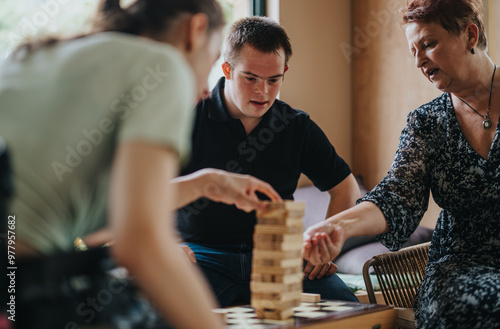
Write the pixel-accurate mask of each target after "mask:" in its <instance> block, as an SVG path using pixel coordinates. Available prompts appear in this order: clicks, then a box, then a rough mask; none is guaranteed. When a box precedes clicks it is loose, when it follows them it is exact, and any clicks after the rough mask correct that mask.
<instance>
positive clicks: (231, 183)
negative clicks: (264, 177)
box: [172, 168, 282, 212]
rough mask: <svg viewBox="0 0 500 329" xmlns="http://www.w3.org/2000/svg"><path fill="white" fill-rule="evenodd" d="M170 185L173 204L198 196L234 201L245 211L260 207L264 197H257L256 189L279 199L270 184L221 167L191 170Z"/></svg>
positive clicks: (269, 196)
mask: <svg viewBox="0 0 500 329" xmlns="http://www.w3.org/2000/svg"><path fill="white" fill-rule="evenodd" d="M172 185H173V186H174V187H175V188H176V189H177V192H178V198H177V202H176V207H177V208H181V207H183V206H185V205H187V204H189V203H191V202H193V201H195V200H197V199H199V198H202V197H205V198H207V199H210V200H212V201H215V202H222V203H225V204H229V205H235V206H236V207H237V208H238V209H241V210H243V211H246V212H250V211H253V210H263V209H265V208H266V206H267V205H266V201H263V200H260V199H259V198H258V196H257V194H256V193H257V192H260V193H262V194H264V195H266V196H267V197H268V198H269V199H271V201H282V199H281V197H280V195H279V194H278V192H276V191H275V190H274V189H273V188H272V186H271V185H269V184H268V183H266V182H263V181H261V180H260V179H257V178H255V177H252V176H250V175H241V174H235V173H231V172H227V171H224V170H219V169H213V168H207V169H201V170H198V171H196V172H194V173H192V174H189V175H185V176H180V177H176V178H175V179H173V180H172Z"/></svg>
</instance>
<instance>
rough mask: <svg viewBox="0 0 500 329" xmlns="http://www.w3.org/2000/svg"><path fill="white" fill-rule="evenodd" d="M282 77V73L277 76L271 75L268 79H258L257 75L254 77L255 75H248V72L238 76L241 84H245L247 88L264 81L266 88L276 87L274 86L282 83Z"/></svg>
mask: <svg viewBox="0 0 500 329" xmlns="http://www.w3.org/2000/svg"><path fill="white" fill-rule="evenodd" d="M284 76H285V74H284V73H283V74H278V75H273V76H272V77H268V78H263V77H259V76H258V75H255V74H253V73H250V72H243V73H241V74H240V77H241V78H242V79H243V82H245V84H246V85H248V86H254V85H256V84H257V83H260V82H262V81H266V82H267V85H268V86H270V87H276V86H279V85H280V84H281V82H283V77H284Z"/></svg>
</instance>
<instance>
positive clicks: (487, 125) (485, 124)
mask: <svg viewBox="0 0 500 329" xmlns="http://www.w3.org/2000/svg"><path fill="white" fill-rule="evenodd" d="M496 70H497V66H496V65H495V69H494V70H493V76H492V77H491V86H490V99H489V101H488V110H486V115H481V114H479V112H478V111H476V109H475V108H473V107H472V106H470V105H469V104H468V103H467V102H466V101H464V100H463V99H461V98H460V97H458V99H459V100H461V101H462V102H464V103H465V105H467V106H468V107H470V108H471V109H472V111H474V112H476V113H477V115H479V116H480V117H481V118H483V119H484V120H483V128H484V129H486V130H488V129H490V128H491V119H490V105H491V94H492V93H493V81H494V80H495V72H496Z"/></svg>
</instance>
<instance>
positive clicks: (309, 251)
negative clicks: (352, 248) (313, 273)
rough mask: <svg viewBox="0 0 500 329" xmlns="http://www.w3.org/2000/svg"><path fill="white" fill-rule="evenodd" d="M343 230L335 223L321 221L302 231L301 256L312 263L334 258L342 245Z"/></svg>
mask: <svg viewBox="0 0 500 329" xmlns="http://www.w3.org/2000/svg"><path fill="white" fill-rule="evenodd" d="M344 241H345V238H344V230H343V229H342V228H341V227H340V226H337V225H333V224H331V223H328V222H321V223H318V224H316V225H313V226H311V227H310V228H308V229H307V230H306V231H305V232H304V245H303V249H302V257H303V258H304V259H306V260H308V262H309V263H311V264H312V265H320V264H324V263H327V262H330V261H332V260H333V259H335V258H336V257H337V256H338V255H339V254H340V251H341V250H342V246H343V245H344Z"/></svg>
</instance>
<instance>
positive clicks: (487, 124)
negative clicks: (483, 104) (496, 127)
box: [483, 118, 491, 130]
mask: <svg viewBox="0 0 500 329" xmlns="http://www.w3.org/2000/svg"><path fill="white" fill-rule="evenodd" d="M483 128H484V129H486V130H488V129H490V128H491V120H490V119H489V118H488V119H484V121H483Z"/></svg>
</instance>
